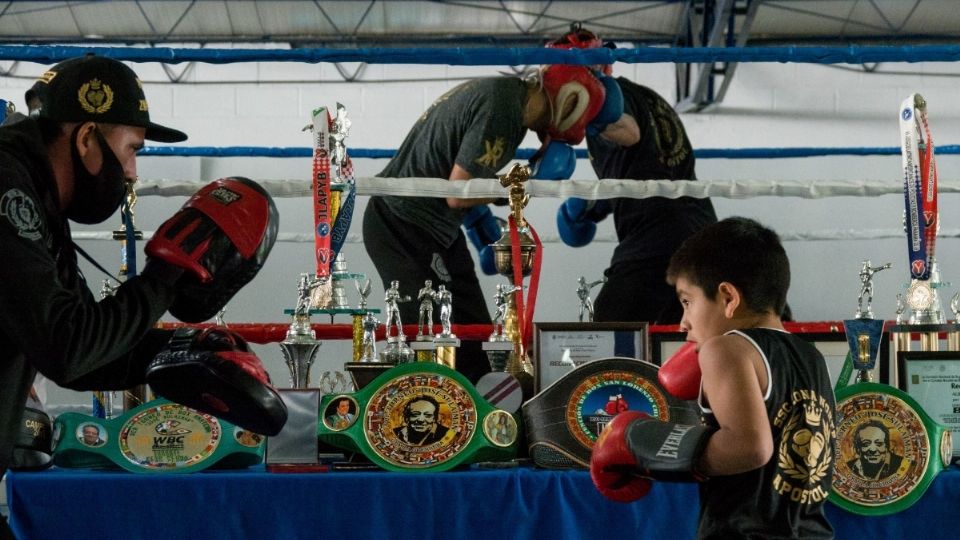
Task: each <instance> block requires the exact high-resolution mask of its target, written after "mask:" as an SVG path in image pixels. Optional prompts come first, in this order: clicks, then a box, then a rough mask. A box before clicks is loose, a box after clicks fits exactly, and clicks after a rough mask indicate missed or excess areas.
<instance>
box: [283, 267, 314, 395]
mask: <svg viewBox="0 0 960 540" xmlns="http://www.w3.org/2000/svg"><path fill="white" fill-rule="evenodd" d="M319 285H320V280H318V279H317V278H316V277H313V276H311V275H310V274H300V281H299V283H298V285H297V307H296V308H295V309H294V310H293V322H291V323H290V327H289V328H288V329H287V335H286V338H285V339H284V340H283V341H282V342H280V350H281V351H282V352H283V358H284V360H286V362H287V369H289V370H290V387H291V388H307V387H308V386H309V385H310V366H312V365H313V362H314V360H315V359H316V356H317V351H318V350H319V349H320V342H319V341H317V334H316V332H314V331H313V328H312V326H311V325H310V303H311V301H312V300H311V299H312V294H313V290H314V289H315V288H317V287H318V286H319Z"/></svg>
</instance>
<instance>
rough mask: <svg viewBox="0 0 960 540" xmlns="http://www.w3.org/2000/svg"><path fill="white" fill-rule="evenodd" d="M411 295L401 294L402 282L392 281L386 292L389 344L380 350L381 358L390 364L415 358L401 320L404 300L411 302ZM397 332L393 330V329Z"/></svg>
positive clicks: (385, 311)
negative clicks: (401, 308)
mask: <svg viewBox="0 0 960 540" xmlns="http://www.w3.org/2000/svg"><path fill="white" fill-rule="evenodd" d="M409 301H410V297H409V296H400V282H399V281H396V280H394V281H391V282H390V287H389V288H388V289H387V290H386V292H385V293H384V304H385V308H384V314H385V315H384V317H385V320H384V323H383V326H384V334H385V336H386V338H387V346H386V347H384V349H383V351H381V352H380V360H381V361H382V362H385V363H388V364H393V365H396V364H405V363H407V362H412V361H413V360H414V357H415V354H414V352H413V350H412V349H411V348H410V346H409V345H407V336H406V334H404V333H403V321H401V320H400V306H399V304H400V303H402V302H409ZM394 329H395V330H396V332H393V330H394Z"/></svg>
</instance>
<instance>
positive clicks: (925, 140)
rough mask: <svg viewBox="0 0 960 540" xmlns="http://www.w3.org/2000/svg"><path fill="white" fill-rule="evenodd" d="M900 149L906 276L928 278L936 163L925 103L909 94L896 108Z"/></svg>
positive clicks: (934, 217)
mask: <svg viewBox="0 0 960 540" xmlns="http://www.w3.org/2000/svg"><path fill="white" fill-rule="evenodd" d="M900 148H901V157H902V159H903V190H904V191H903V194H904V202H905V204H906V230H907V251H908V254H909V257H910V276H911V277H912V278H914V279H922V280H926V279H929V278H930V264H931V263H932V261H933V257H934V251H935V248H936V240H937V220H938V219H939V218H938V214H937V164H936V160H935V159H934V146H933V136H932V135H931V133H930V125H929V123H928V122H927V108H926V102H925V101H924V100H923V97H922V96H920V95H919V94H911V95H910V97H908V98H907V99H905V100H904V101H903V103H902V104H901V106H900Z"/></svg>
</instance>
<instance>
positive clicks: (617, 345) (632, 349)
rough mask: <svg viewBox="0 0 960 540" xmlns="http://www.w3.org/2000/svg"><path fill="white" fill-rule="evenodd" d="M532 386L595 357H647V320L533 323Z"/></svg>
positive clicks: (540, 385) (543, 385) (553, 379)
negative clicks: (533, 376)
mask: <svg viewBox="0 0 960 540" xmlns="http://www.w3.org/2000/svg"><path fill="white" fill-rule="evenodd" d="M535 328H536V333H535V335H536V343H535V351H536V360H535V362H536V369H535V370H534V371H535V373H536V389H537V391H540V390H542V389H544V388H546V387H547V386H550V385H551V384H553V383H554V382H556V381H557V380H558V379H560V377H563V376H564V375H566V374H567V373H570V371H572V370H573V369H574V368H577V367H580V366H582V365H583V364H585V363H587V362H590V361H592V360H596V359H598V358H613V357H618V358H636V359H637V360H649V349H650V345H649V337H648V332H647V323H633V322H631V323H536V324H535Z"/></svg>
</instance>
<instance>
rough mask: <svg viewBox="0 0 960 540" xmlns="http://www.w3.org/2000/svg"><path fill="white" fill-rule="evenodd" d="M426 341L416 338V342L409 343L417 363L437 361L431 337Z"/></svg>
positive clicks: (435, 348) (435, 349) (435, 347)
mask: <svg viewBox="0 0 960 540" xmlns="http://www.w3.org/2000/svg"><path fill="white" fill-rule="evenodd" d="M428 339H429V341H426V340H421V339H420V337H417V340H418V341H413V342H411V343H410V348H411V349H412V350H413V352H414V353H415V354H416V356H417V362H436V361H437V346H436V345H435V344H434V343H433V337H428Z"/></svg>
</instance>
